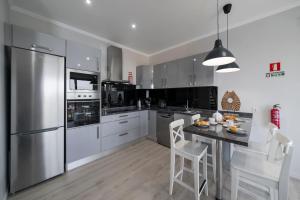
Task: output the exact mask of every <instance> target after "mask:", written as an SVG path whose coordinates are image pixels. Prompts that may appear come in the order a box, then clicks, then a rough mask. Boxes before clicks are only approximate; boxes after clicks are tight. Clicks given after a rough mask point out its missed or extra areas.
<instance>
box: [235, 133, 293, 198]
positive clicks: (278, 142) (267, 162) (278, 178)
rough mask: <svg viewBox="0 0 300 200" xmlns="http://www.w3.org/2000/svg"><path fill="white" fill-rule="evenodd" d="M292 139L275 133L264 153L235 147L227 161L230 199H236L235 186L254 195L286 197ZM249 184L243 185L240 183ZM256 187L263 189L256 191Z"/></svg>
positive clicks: (236, 188) (257, 196)
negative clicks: (228, 165)
mask: <svg viewBox="0 0 300 200" xmlns="http://www.w3.org/2000/svg"><path fill="white" fill-rule="evenodd" d="M292 153H293V147H292V142H291V141H290V140H289V139H288V138H287V137H285V136H283V135H282V134H280V133H277V134H276V135H275V136H274V137H273V139H272V141H271V143H270V150H269V154H268V156H267V159H266V156H265V155H262V154H249V153H245V152H240V151H236V152H234V154H233V157H232V161H231V200H237V197H238V190H241V191H243V192H246V193H248V194H249V195H252V196H254V197H255V198H260V199H261V198H262V197H263V198H264V199H271V200H287V199H288V185H289V172H290V165H291V159H292ZM245 184H246V185H248V186H249V185H250V186H251V187H247V188H245V186H244V185H245ZM256 189H259V190H262V189H263V190H264V193H263V194H264V195H265V196H262V195H260V196H259V195H258V194H261V193H258V192H257V190H256Z"/></svg>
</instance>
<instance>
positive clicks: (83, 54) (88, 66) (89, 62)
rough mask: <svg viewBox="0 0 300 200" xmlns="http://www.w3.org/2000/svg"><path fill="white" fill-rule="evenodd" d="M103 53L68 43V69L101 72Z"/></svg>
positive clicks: (71, 42) (74, 43)
mask: <svg viewBox="0 0 300 200" xmlns="http://www.w3.org/2000/svg"><path fill="white" fill-rule="evenodd" d="M100 58H101V51H100V50H99V49H96V48H92V47H89V46H86V45H83V44H79V43H77V42H73V41H67V55H66V65H67V67H68V68H73V69H79V70H86V71H92V72H99V71H100Z"/></svg>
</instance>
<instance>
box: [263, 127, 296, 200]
mask: <svg viewBox="0 0 300 200" xmlns="http://www.w3.org/2000/svg"><path fill="white" fill-rule="evenodd" d="M293 150H294V148H293V142H292V141H291V140H289V139H288V138H287V137H286V136H284V135H282V134H281V133H279V132H277V133H276V134H275V136H274V137H273V138H272V141H271V144H270V150H269V155H268V160H271V161H279V162H281V170H280V176H279V198H278V199H279V200H287V199H288V188H289V178H290V177H289V175H290V166H291V161H292V155H293Z"/></svg>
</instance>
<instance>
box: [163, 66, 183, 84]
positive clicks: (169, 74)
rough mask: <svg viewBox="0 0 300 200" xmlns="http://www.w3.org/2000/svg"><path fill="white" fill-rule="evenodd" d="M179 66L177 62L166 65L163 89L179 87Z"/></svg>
mask: <svg viewBox="0 0 300 200" xmlns="http://www.w3.org/2000/svg"><path fill="white" fill-rule="evenodd" d="M178 69H179V65H178V62H177V61H172V62H168V63H167V69H166V78H165V87H166V88H177V87H180V83H179V70H178Z"/></svg>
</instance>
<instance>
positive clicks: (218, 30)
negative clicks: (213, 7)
mask: <svg viewBox="0 0 300 200" xmlns="http://www.w3.org/2000/svg"><path fill="white" fill-rule="evenodd" d="M217 26H218V27H217V30H218V39H220V30H219V26H220V24H219V0H217Z"/></svg>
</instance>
